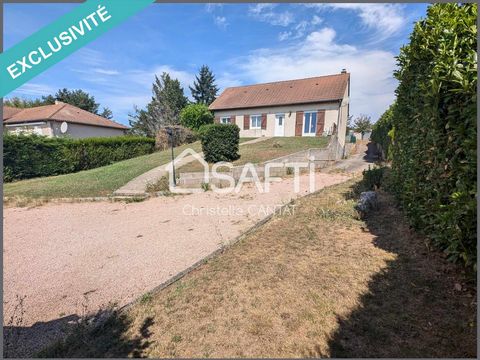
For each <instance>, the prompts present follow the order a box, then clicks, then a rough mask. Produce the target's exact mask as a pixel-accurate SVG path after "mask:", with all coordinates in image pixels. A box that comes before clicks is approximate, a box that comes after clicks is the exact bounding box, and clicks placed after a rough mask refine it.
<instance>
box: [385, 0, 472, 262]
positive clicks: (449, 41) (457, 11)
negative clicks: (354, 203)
mask: <svg viewBox="0 0 480 360" xmlns="http://www.w3.org/2000/svg"><path fill="white" fill-rule="evenodd" d="M476 21H477V5H476V4H458V3H451V4H434V5H431V6H430V7H429V8H428V11H427V17H426V19H424V20H421V21H419V22H417V23H416V24H415V27H414V30H413V33H412V34H411V36H410V43H409V44H408V45H407V46H404V47H403V48H402V50H401V52H400V55H399V57H398V65H399V69H398V71H396V73H395V77H396V78H397V79H398V81H399V86H398V88H397V90H396V94H397V100H396V106H395V109H394V114H393V128H394V133H395V134H394V142H393V145H392V182H393V185H394V191H395V194H396V195H397V197H398V199H399V202H400V203H401V205H402V207H403V208H404V210H405V212H406V214H407V216H408V217H409V219H410V222H411V224H412V225H413V226H414V227H415V228H416V229H417V230H420V231H421V232H422V233H424V234H425V235H427V236H428V237H429V238H430V239H432V241H433V243H434V244H435V245H437V246H438V247H440V248H441V249H443V250H444V251H445V252H446V253H447V254H448V255H449V259H450V260H451V261H461V262H463V263H464V264H466V265H467V266H472V267H474V268H475V266H476V252H477V251H476V226H477V206H476V205H477V204H476V194H477V191H476V189H477V176H476V172H477V145H476V140H477V121H476V118H477V53H476V50H477V27H476Z"/></svg>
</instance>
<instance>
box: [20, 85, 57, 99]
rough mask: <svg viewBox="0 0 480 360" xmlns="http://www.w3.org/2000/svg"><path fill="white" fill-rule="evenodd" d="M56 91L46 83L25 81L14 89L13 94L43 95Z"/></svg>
mask: <svg viewBox="0 0 480 360" xmlns="http://www.w3.org/2000/svg"><path fill="white" fill-rule="evenodd" d="M55 92H56V89H54V88H53V87H51V86H50V85H46V84H39V83H26V84H23V85H22V86H20V87H19V88H18V89H15V96H32V97H38V96H44V95H48V94H53V93H55Z"/></svg>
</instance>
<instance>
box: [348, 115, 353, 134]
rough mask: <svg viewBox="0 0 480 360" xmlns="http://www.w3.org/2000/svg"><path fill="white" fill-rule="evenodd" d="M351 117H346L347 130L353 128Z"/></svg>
mask: <svg viewBox="0 0 480 360" xmlns="http://www.w3.org/2000/svg"><path fill="white" fill-rule="evenodd" d="M352 118H353V115H350V116H349V117H347V132H349V131H350V130H353V125H352Z"/></svg>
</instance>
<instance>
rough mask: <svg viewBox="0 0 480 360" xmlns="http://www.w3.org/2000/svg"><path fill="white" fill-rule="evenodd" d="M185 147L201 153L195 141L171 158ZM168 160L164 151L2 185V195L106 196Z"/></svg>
mask: <svg viewBox="0 0 480 360" xmlns="http://www.w3.org/2000/svg"><path fill="white" fill-rule="evenodd" d="M188 147H191V148H193V149H194V150H195V151H201V145H200V142H195V143H193V144H187V145H183V146H180V147H178V148H176V149H175V150H174V151H175V155H178V154H179V153H180V152H181V151H183V150H184V149H186V148H188ZM170 160H171V151H170V150H165V151H160V152H155V153H153V154H149V155H144V156H139V157H136V158H132V159H128V160H124V161H120V162H117V163H114V164H112V165H107V166H102V167H99V168H96V169H91V170H86V171H80V172H77V173H73V174H66V175H58V176H49V177H44V178H35V179H29V180H21V181H16V182H12V183H5V184H4V186H3V195H4V197H5V198H16V200H15V201H18V198H24V199H25V198H26V199H32V198H34V199H37V198H45V199H52V198H68V197H90V196H107V195H110V194H111V193H112V192H113V191H115V190H116V189H118V188H119V187H121V186H122V185H124V184H126V183H127V182H129V181H130V180H132V179H134V178H135V177H137V176H139V175H141V174H143V173H144V172H146V171H148V170H151V169H153V168H155V167H157V166H160V165H162V164H166V163H168V162H169V161H170Z"/></svg>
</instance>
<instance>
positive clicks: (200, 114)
mask: <svg viewBox="0 0 480 360" xmlns="http://www.w3.org/2000/svg"><path fill="white" fill-rule="evenodd" d="M213 119H214V117H213V114H212V113H211V111H210V110H208V106H207V105H205V104H190V105H187V106H186V107H184V108H183V110H182V111H181V112H180V123H181V124H182V125H183V126H185V127H188V128H189V129H192V130H198V128H199V127H200V126H202V125H206V124H212V123H213Z"/></svg>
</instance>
